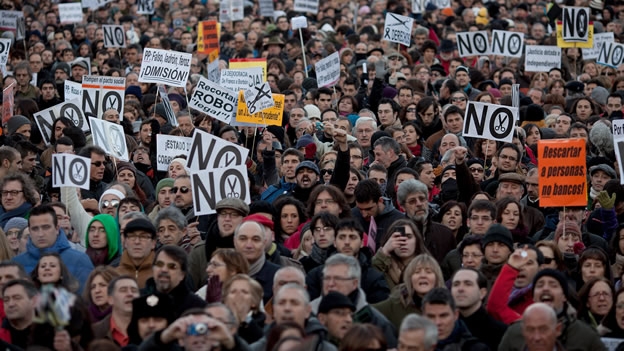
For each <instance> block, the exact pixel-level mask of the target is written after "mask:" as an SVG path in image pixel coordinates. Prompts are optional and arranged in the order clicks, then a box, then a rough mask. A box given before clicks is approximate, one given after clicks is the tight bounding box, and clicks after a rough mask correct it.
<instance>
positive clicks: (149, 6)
mask: <svg viewBox="0 0 624 351" xmlns="http://www.w3.org/2000/svg"><path fill="white" fill-rule="evenodd" d="M137 14H139V15H153V14H154V0H137Z"/></svg>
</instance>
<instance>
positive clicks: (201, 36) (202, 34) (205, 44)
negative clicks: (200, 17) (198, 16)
mask: <svg viewBox="0 0 624 351" xmlns="http://www.w3.org/2000/svg"><path fill="white" fill-rule="evenodd" d="M197 28H198V31H197V52H198V53H200V54H206V55H208V54H210V53H211V52H213V51H215V50H216V51H217V52H218V51H219V27H218V24H217V21H203V22H200V23H199V25H198V26H197Z"/></svg>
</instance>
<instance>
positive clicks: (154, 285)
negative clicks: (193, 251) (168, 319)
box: [141, 245, 206, 318]
mask: <svg viewBox="0 0 624 351" xmlns="http://www.w3.org/2000/svg"><path fill="white" fill-rule="evenodd" d="M187 270H188V258H187V255H186V252H185V251H184V250H183V249H182V248H180V247H178V246H173V245H165V246H163V247H161V248H160V250H158V252H157V253H156V258H155V259H154V264H153V266H152V278H150V279H148V280H147V283H146V285H145V289H143V290H142V294H141V295H142V296H145V295H151V294H155V293H161V294H164V295H167V296H169V298H171V300H172V301H173V305H174V306H175V308H174V314H173V315H174V318H178V317H180V316H181V315H182V313H183V312H184V311H186V310H188V309H189V308H193V307H201V308H203V307H204V306H206V301H204V300H202V299H201V298H199V297H198V296H197V295H195V294H194V293H193V291H191V290H189V287H188V284H186V283H185V278H186V273H187Z"/></svg>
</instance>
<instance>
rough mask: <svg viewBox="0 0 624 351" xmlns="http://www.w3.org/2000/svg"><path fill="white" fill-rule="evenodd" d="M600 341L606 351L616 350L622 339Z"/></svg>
mask: <svg viewBox="0 0 624 351" xmlns="http://www.w3.org/2000/svg"><path fill="white" fill-rule="evenodd" d="M600 341H602V343H603V344H604V346H605V347H606V348H607V350H608V351H615V350H617V348H618V346H620V344H621V343H622V339H616V338H600Z"/></svg>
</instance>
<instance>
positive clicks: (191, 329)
mask: <svg viewBox="0 0 624 351" xmlns="http://www.w3.org/2000/svg"><path fill="white" fill-rule="evenodd" d="M207 333H208V326H207V325H206V324H204V323H197V324H191V325H189V326H188V328H186V334H187V335H205V334H207Z"/></svg>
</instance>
